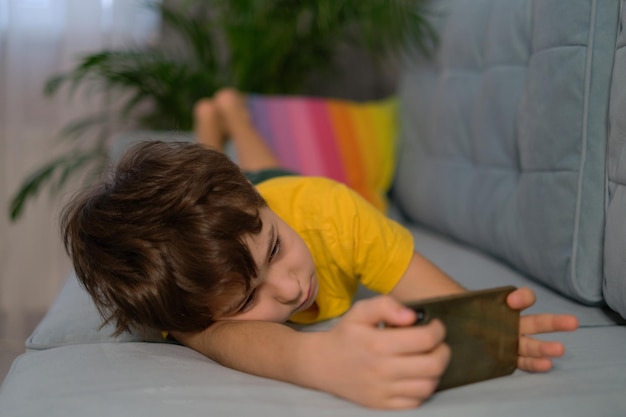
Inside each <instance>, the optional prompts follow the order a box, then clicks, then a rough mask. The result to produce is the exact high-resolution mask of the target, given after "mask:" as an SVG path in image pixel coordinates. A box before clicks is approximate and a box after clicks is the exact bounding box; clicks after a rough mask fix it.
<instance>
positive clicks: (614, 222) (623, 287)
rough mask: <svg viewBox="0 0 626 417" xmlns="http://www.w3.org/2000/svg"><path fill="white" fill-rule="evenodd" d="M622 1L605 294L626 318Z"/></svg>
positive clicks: (625, 110) (625, 37) (615, 71)
mask: <svg viewBox="0 0 626 417" xmlns="http://www.w3.org/2000/svg"><path fill="white" fill-rule="evenodd" d="M625 3H626V2H624V1H623V0H622V16H621V19H620V33H619V37H618V41H617V51H616V53H615V67H614V69H613V84H612V90H611V102H610V107H609V109H610V110H609V122H610V124H609V152H608V162H607V164H608V170H607V171H608V178H609V198H610V200H609V206H608V212H607V222H606V243H605V267H604V272H605V277H606V280H605V282H604V294H605V298H606V301H607V303H608V304H609V306H610V307H612V308H613V309H614V310H616V311H618V312H619V313H620V314H621V315H622V316H623V317H626V278H625V276H626V146H624V145H626V33H625V32H624V31H623V25H624V24H625V23H626V7H625Z"/></svg>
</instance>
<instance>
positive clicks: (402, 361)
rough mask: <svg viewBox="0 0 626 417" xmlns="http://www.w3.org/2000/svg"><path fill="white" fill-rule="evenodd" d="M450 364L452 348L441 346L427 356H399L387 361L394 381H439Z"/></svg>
mask: <svg viewBox="0 0 626 417" xmlns="http://www.w3.org/2000/svg"><path fill="white" fill-rule="evenodd" d="M449 363H450V348H449V347H448V345H446V344H443V343H442V344H440V345H439V346H438V347H437V348H435V349H434V350H433V351H431V352H429V353H426V354H415V355H405V356H397V357H394V358H393V359H391V360H389V361H387V363H386V364H385V366H387V367H388V371H389V372H390V377H391V378H393V379H394V380H407V379H418V378H434V379H439V378H441V375H443V373H444V371H445V370H446V368H447V367H448V364H449Z"/></svg>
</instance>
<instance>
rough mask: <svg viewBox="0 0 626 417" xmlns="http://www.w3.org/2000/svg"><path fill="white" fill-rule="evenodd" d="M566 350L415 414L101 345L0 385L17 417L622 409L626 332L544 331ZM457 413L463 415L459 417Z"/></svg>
mask: <svg viewBox="0 0 626 417" xmlns="http://www.w3.org/2000/svg"><path fill="white" fill-rule="evenodd" d="M550 337H551V338H557V339H559V340H562V341H564V342H565V344H566V346H567V349H568V351H567V353H566V355H565V357H564V358H562V359H560V360H557V361H556V365H555V368H554V369H553V370H552V371H551V372H550V373H548V374H531V373H525V372H521V371H516V372H515V373H514V374H513V375H511V376H508V377H504V378H498V379H494V380H490V381H486V382H481V383H477V384H471V385H467V386H464V387H459V388H455V389H450V390H446V391H442V392H439V393H437V394H436V395H435V396H434V397H433V398H432V399H431V400H430V401H428V402H426V403H425V404H424V405H422V407H421V408H419V409H417V410H406V411H401V412H398V411H380V410H365V409H363V408H362V407H359V406H357V405H355V404H352V403H350V402H347V401H343V400H341V399H338V398H336V397H333V396H332V395H329V394H326V393H323V392H318V391H313V390H309V389H305V388H300V387H297V386H294V385H290V384H286V383H283V382H279V381H274V380H270V379H265V378H260V377H256V376H253V375H248V374H244V373H241V372H237V371H233V370H231V369H227V368H224V367H222V366H220V365H217V364H216V363H215V362H213V361H211V360H209V359H207V358H205V357H204V356H202V355H200V354H198V353H196V352H193V351H192V350H190V349H187V348H184V347H182V346H175V345H167V344H155V343H99V344H87V345H73V346H64V347H60V348H57V349H48V350H43V351H29V352H27V353H26V354H24V355H22V356H21V357H19V358H18V359H17V360H16V362H15V363H14V365H13V367H12V369H11V371H10V372H9V375H8V376H7V379H6V380H5V382H4V384H3V385H2V387H0V405H1V407H2V415H3V416H4V417H21V416H43V415H45V416H47V417H57V416H59V417H61V416H62V417H67V416H87V415H88V416H93V417H98V416H107V417H108V416H115V415H125V416H152V417H158V416H172V415H181V416H189V417H192V416H225V415H229V416H245V415H255V416H291V415H297V416H301V417H307V416H311V417H318V416H320V415H333V416H335V415H341V416H345V417H350V416H355V417H356V416H362V415H364V413H365V415H367V416H372V417H374V416H394V417H400V416H411V417H419V416H429V417H433V416H446V417H448V416H453V415H463V416H467V417H479V416H480V417H483V416H503V415H506V416H509V417H522V416H523V417H526V416H528V415H536V416H568V417H588V416H594V417H614V416H620V415H624V413H625V412H626V397H625V396H624V384H625V383H626V379H625V378H626V377H625V375H626V357H625V356H624V355H623V346H624V345H625V344H626V332H624V331H623V329H621V328H619V327H615V326H609V327H595V328H585V329H581V330H580V331H578V332H576V333H572V334H557V335H550ZM459 413H460V414H459Z"/></svg>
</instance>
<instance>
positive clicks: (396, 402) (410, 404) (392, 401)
mask: <svg viewBox="0 0 626 417" xmlns="http://www.w3.org/2000/svg"><path fill="white" fill-rule="evenodd" d="M423 402H424V401H423V400H422V399H419V398H414V397H401V396H397V397H392V398H389V399H388V400H387V402H386V403H385V407H384V409H387V410H411V409H414V408H417V407H419V406H420V405H422V403H423ZM372 408H376V407H372ZM381 408H382V407H381Z"/></svg>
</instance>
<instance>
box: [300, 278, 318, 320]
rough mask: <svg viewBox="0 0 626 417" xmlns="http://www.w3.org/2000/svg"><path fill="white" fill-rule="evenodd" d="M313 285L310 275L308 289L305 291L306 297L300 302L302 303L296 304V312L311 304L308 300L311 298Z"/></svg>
mask: <svg viewBox="0 0 626 417" xmlns="http://www.w3.org/2000/svg"><path fill="white" fill-rule="evenodd" d="M314 287H315V282H314V281H313V276H311V278H310V279H309V289H308V291H307V294H306V297H305V299H304V301H303V302H302V304H300V305H299V306H298V308H297V309H296V312H298V311H302V310H304V309H306V308H308V307H309V305H310V304H311V303H310V301H311V299H312V298H313V290H314Z"/></svg>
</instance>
